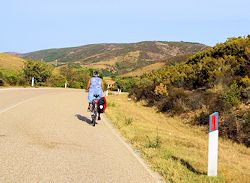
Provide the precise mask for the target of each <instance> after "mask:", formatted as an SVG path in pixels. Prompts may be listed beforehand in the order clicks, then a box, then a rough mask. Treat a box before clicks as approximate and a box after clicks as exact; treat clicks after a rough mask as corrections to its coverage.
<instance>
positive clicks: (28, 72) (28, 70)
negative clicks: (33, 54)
mask: <svg viewBox="0 0 250 183" xmlns="http://www.w3.org/2000/svg"><path fill="white" fill-rule="evenodd" d="M52 70H53V66H51V65H49V64H47V63H45V62H41V61H28V62H27V63H26V64H25V67H24V69H23V72H24V77H25V78H26V80H27V82H30V81H31V78H32V77H35V83H36V84H38V85H40V86H41V85H44V83H45V82H46V81H47V79H48V78H49V77H50V76H51V75H52Z"/></svg>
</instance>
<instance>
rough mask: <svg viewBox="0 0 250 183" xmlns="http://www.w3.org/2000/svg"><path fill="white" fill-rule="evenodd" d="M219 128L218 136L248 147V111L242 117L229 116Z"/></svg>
mask: <svg viewBox="0 0 250 183" xmlns="http://www.w3.org/2000/svg"><path fill="white" fill-rule="evenodd" d="M219 128H220V135H222V136H224V137H227V138H229V139H232V140H234V141H236V142H238V143H243V144H245V145H246V146H247V147H250V111H247V112H246V113H245V114H243V115H242V116H236V115H235V114H230V115H229V116H227V117H226V118H225V120H224V121H223V122H221V125H220V127H219Z"/></svg>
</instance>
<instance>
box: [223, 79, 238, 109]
mask: <svg viewBox="0 0 250 183" xmlns="http://www.w3.org/2000/svg"><path fill="white" fill-rule="evenodd" d="M241 92H242V87H240V86H238V84H237V83H236V82H234V83H233V84H231V85H230V87H229V89H228V90H226V91H225V92H223V93H222V94H221V96H220V100H221V102H222V104H223V106H224V109H225V110H227V109H230V108H232V107H233V106H236V105H238V104H239V103H240V97H241Z"/></svg>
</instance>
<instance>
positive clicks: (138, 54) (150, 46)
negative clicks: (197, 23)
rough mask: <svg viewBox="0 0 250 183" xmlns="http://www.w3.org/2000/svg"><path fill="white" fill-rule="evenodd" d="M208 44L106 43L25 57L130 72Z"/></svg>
mask: <svg viewBox="0 0 250 183" xmlns="http://www.w3.org/2000/svg"><path fill="white" fill-rule="evenodd" d="M206 48H207V46H206V45H204V44H199V43H190V42H164V41H144V42H139V43H107V44H105V43H103V44H91V45H85V46H79V47H71V48H60V49H48V50H41V51H35V52H31V53H26V54H23V55H22V57H23V58H25V59H33V60H43V61H46V62H51V63H54V64H57V65H64V64H67V63H74V64H79V65H81V66H87V67H91V68H98V69H106V70H107V71H110V72H113V73H117V74H126V73H129V72H132V71H135V70H138V69H140V68H143V67H145V66H148V65H151V64H152V66H155V65H157V66H158V65H159V64H155V63H158V62H166V61H167V60H168V59H173V58H174V57H176V56H181V55H186V54H193V53H196V52H198V51H201V50H204V49H206Z"/></svg>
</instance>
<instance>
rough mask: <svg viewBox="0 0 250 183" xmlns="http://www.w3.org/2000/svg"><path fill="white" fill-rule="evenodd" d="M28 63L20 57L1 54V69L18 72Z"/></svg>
mask: <svg viewBox="0 0 250 183" xmlns="http://www.w3.org/2000/svg"><path fill="white" fill-rule="evenodd" d="M25 62H26V61H25V60H24V59H22V58H20V57H17V56H14V55H10V54H6V53H0V69H4V70H12V71H18V70H21V69H22V68H23V66H24V63H25Z"/></svg>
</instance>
